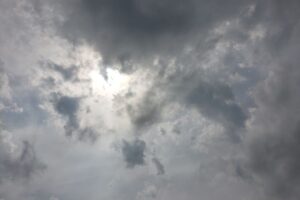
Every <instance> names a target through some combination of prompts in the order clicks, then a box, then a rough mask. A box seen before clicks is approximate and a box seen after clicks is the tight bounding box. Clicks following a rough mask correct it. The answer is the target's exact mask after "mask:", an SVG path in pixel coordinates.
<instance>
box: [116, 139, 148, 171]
mask: <svg viewBox="0 0 300 200" xmlns="http://www.w3.org/2000/svg"><path fill="white" fill-rule="evenodd" d="M145 148H146V143H145V142H144V141H143V140H140V139H136V140H134V141H131V142H128V141H126V140H123V146H122V153H123V156H124V160H125V162H126V166H127V167H128V168H134V167H135V166H137V165H144V164H145V160H144V159H145Z"/></svg>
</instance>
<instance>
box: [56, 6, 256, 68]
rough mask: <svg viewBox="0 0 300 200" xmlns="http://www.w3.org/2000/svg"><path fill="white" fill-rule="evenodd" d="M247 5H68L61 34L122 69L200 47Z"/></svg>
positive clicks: (64, 11) (63, 11)
mask: <svg viewBox="0 0 300 200" xmlns="http://www.w3.org/2000/svg"><path fill="white" fill-rule="evenodd" d="M220 5H222V6H220ZM249 5H251V2H250V1H246V0H242V1H237V0H230V1H229V2H227V3H226V4H224V3H223V2H222V1H220V0H214V1H207V0H204V1H195V0H188V1H185V2H184V3H183V2H181V1H171V0H164V1H158V0H154V1H153V0H143V1H138V0H126V1H120V0H113V1H111V0H100V1H96V0H87V1H81V0H77V1H75V2H74V1H72V2H69V1H64V2H62V6H60V8H61V7H62V13H63V15H64V17H65V20H64V22H63V24H62V28H61V32H62V34H63V35H64V36H66V38H68V39H70V40H71V41H75V42H76V41H82V40H83V41H86V42H88V43H89V44H91V45H92V46H94V47H95V48H96V49H98V50H99V51H100V52H101V54H102V55H103V57H104V59H105V60H107V61H108V62H110V61H117V62H121V63H122V64H123V65H124V64H125V63H126V62H129V63H130V60H132V59H134V60H135V61H139V60H141V59H142V60H143V59H148V58H147V57H152V56H158V55H161V54H162V53H163V54H166V55H168V54H169V55H172V54H173V53H176V52H181V51H182V50H183V49H184V48H185V47H188V45H194V44H196V45H197V43H199V41H198V40H199V37H204V38H205V37H206V36H207V35H208V34H209V30H210V28H213V27H214V26H215V25H217V24H218V23H221V22H223V21H225V20H229V19H231V18H233V17H239V16H240V15H241V14H242V13H241V11H242V10H243V9H246V8H247V6H249ZM133 64H135V63H133ZM123 67H124V66H123Z"/></svg>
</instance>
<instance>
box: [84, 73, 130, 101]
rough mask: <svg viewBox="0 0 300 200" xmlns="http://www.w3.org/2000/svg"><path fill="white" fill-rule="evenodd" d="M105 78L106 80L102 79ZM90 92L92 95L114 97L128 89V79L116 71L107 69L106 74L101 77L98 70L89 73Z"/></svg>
mask: <svg viewBox="0 0 300 200" xmlns="http://www.w3.org/2000/svg"><path fill="white" fill-rule="evenodd" d="M105 76H106V78H104V77H105ZM90 78H91V80H92V91H93V93H94V94H100V95H103V94H105V95H106V96H107V95H109V96H114V95H116V94H118V93H120V92H122V91H124V90H126V89H127V88H128V84H129V77H128V76H127V75H124V74H121V73H120V72H119V71H118V70H116V69H112V68H107V69H106V74H105V75H102V74H101V73H100V72H99V70H92V71H91V72H90Z"/></svg>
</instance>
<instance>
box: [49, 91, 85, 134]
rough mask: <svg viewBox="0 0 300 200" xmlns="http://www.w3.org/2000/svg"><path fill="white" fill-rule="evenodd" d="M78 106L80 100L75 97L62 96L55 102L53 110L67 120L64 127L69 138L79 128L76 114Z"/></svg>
mask: <svg viewBox="0 0 300 200" xmlns="http://www.w3.org/2000/svg"><path fill="white" fill-rule="evenodd" d="M79 105H80V99H79V98H76V97H68V96H62V97H59V99H58V100H57V102H55V105H54V108H55V110H56V111H57V112H58V113H59V114H61V115H63V116H65V117H66V118H67V124H66V125H65V130H66V134H67V135H68V136H71V135H72V133H73V131H74V130H76V129H78V128H79V122H78V118H77V112H78V109H79Z"/></svg>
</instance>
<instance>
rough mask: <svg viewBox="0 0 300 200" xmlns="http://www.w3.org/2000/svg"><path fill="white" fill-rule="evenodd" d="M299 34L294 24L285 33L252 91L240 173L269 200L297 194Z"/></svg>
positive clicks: (299, 172)
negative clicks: (252, 103) (265, 74)
mask: <svg viewBox="0 0 300 200" xmlns="http://www.w3.org/2000/svg"><path fill="white" fill-rule="evenodd" d="M299 5H300V4H299ZM298 8H299V7H298ZM299 33H300V26H299V24H298V25H297V26H295V27H294V30H293V33H292V34H291V35H289V34H288V35H286V34H285V37H287V41H289V42H288V43H286V44H285V45H286V46H287V48H285V49H282V50H280V51H281V52H278V53H279V54H278V57H277V58H275V59H274V62H273V63H272V65H274V66H272V70H271V72H270V76H269V77H268V78H267V79H266V81H265V82H263V83H262V84H261V85H260V86H259V88H258V89H257V91H256V93H255V100H256V104H257V110H256V111H255V112H254V115H253V118H252V123H251V125H250V127H249V130H248V133H247V134H248V137H249V138H248V139H249V141H247V142H248V143H247V147H248V149H247V150H248V152H247V155H246V160H247V161H246V164H245V167H244V171H243V173H244V174H247V176H251V177H253V179H254V180H255V181H258V182H259V183H260V184H261V185H262V187H264V188H265V189H266V192H267V193H268V194H269V195H270V196H271V197H270V199H288V200H294V199H299V196H300V193H299V191H300V167H299V166H300V159H299V153H300V148H299V144H300V109H299V105H300V92H299V85H300V81H299V80H300V70H299V69H300V68H299V59H298V54H299V52H300V46H299V37H298V35H299Z"/></svg>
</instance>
